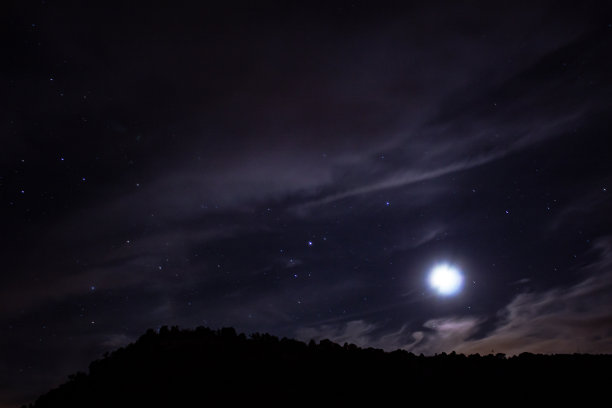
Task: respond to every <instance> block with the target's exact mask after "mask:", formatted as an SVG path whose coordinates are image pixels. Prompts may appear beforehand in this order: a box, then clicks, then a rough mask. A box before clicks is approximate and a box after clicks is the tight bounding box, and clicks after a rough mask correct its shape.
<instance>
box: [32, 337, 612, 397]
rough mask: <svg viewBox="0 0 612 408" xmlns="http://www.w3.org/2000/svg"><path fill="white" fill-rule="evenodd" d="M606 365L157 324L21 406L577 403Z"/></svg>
mask: <svg viewBox="0 0 612 408" xmlns="http://www.w3.org/2000/svg"><path fill="white" fill-rule="evenodd" d="M611 368H612V356H610V355H597V356H595V355H584V354H574V355H552V356H548V355H535V354H528V353H524V354H521V355H520V356H516V357H512V358H506V357H505V356H504V355H503V354H497V355H487V356H480V355H470V356H465V355H461V354H455V353H450V354H445V353H442V354H439V355H436V356H431V357H425V356H422V355H421V356H416V355H414V354H412V353H408V352H406V351H401V350H399V351H394V352H384V351H382V350H378V349H372V348H367V349H363V348H359V347H357V346H355V345H350V344H345V345H343V346H341V345H338V344H335V343H333V342H331V341H329V340H322V341H321V342H319V343H318V344H316V343H315V342H314V341H311V342H310V343H308V344H306V343H303V342H300V341H296V340H290V339H286V338H283V339H278V338H277V337H274V336H271V335H268V334H253V335H251V336H249V337H247V336H245V335H244V334H240V335H238V334H237V333H236V331H235V330H234V329H232V328H224V329H221V330H210V329H208V328H204V327H198V328H197V329H195V330H179V329H178V328H177V327H173V328H171V329H169V328H167V327H162V328H161V329H160V330H159V332H155V331H153V330H148V331H147V332H146V334H144V335H143V336H142V337H140V339H139V340H138V341H136V342H135V343H133V344H130V345H128V346H127V347H124V348H120V349H118V350H116V351H114V352H113V353H111V354H109V355H106V356H105V357H104V358H102V359H100V360H96V361H94V362H92V363H91V364H90V366H89V373H87V374H85V373H77V374H74V375H71V376H70V377H69V381H68V382H66V383H65V384H63V385H61V386H59V387H58V388H56V389H53V390H51V391H49V392H48V393H47V394H45V395H43V396H41V397H39V398H38V399H37V401H36V402H35V403H33V404H31V405H30V406H33V407H36V408H46V407H153V406H155V407H158V406H159V407H176V406H189V407H191V406H221V405H230V406H234V405H242V404H248V405H250V406H265V405H284V406H293V405H304V404H309V405H322V406H328V405H330V404H331V405H339V406H346V405H347V404H349V403H358V404H359V403H362V404H363V403H365V402H367V401H374V400H377V401H379V402H384V401H389V402H391V401H401V402H402V404H401V405H406V406H409V405H416V401H417V400H422V398H423V397H424V398H426V400H427V401H429V402H431V403H437V402H449V403H460V402H461V403H464V402H467V403H488V402H490V403H491V404H493V403H498V402H499V403H508V402H515V403H529V402H533V401H534V400H535V399H538V400H546V401H548V402H550V401H551V400H557V401H564V400H565V401H569V400H568V398H581V399H583V400H586V399H589V398H594V396H596V395H598V394H601V395H605V393H606V391H607V389H608V388H609V384H610V372H611V371H610V369H611ZM491 398H493V400H491ZM398 399H399V400H398ZM383 405H386V404H383Z"/></svg>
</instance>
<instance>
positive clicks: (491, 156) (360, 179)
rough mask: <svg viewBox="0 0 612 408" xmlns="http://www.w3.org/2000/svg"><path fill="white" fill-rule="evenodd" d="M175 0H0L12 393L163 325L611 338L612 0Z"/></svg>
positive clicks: (581, 346)
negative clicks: (439, 286)
mask: <svg viewBox="0 0 612 408" xmlns="http://www.w3.org/2000/svg"><path fill="white" fill-rule="evenodd" d="M154 3H156V4H157V5H155V6H153V5H151V3H150V2H138V1H133V2H118V3H113V2H82V4H79V3H77V4H73V3H69V2H62V1H51V0H48V1H36V2H30V1H15V2H7V3H3V5H2V7H3V10H4V11H2V12H0V15H1V17H0V19H1V20H2V24H1V26H2V35H1V36H0V41H1V42H2V50H3V52H2V54H3V55H2V64H1V66H0V84H1V85H0V87H1V88H0V89H1V92H0V104H1V109H0V135H1V136H0V137H1V139H0V141H1V144H0V225H1V228H2V229H1V232H2V233H1V234H0V241H1V242H0V244H1V245H0V255H1V258H0V259H2V262H1V264H0V271H1V272H0V384H1V385H0V406H4V405H3V404H7V406H9V405H10V404H12V403H24V402H26V401H27V400H28V399H30V398H32V397H35V396H36V395H38V394H39V393H41V392H44V391H46V390H47V389H48V388H49V387H51V386H55V385H57V384H59V383H61V382H63V381H64V380H65V379H66V376H67V375H68V374H70V373H73V372H75V371H77V370H81V371H85V370H86V368H87V365H88V363H89V362H90V361H91V360H92V359H95V358H99V357H100V356H101V355H102V353H103V352H105V351H110V350H113V349H115V348H117V347H119V346H123V345H125V344H127V343H129V342H131V341H134V340H135V339H137V338H138V337H139V336H140V335H141V334H142V333H143V332H144V331H145V330H146V329H147V328H159V327H160V326H162V325H170V326H171V325H179V326H180V327H184V328H193V327H196V326H199V325H204V326H209V327H212V328H220V327H224V326H233V327H235V328H236V329H237V330H238V331H242V332H247V333H253V332H269V333H271V334H274V335H277V336H287V337H292V338H298V339H301V340H306V341H308V340H310V339H311V338H313V339H316V340H319V339H322V338H329V339H332V340H334V341H337V342H340V343H343V342H349V343H355V344H357V345H359V346H364V347H369V346H371V347H378V348H383V349H386V350H393V349H397V348H403V349H406V350H409V351H412V352H414V353H417V354H418V353H423V354H426V355H427V354H434V353H439V352H443V351H445V352H450V351H452V350H455V351H457V352H462V353H476V352H478V353H481V354H488V353H490V352H495V353H497V352H503V353H507V354H509V355H512V354H518V353H521V352H524V351H528V352H537V353H574V352H584V353H610V352H612V217H611V215H610V209H611V208H612V207H611V205H610V203H611V200H610V190H609V189H610V187H612V160H611V159H612V157H611V156H612V154H611V153H612V149H610V144H609V143H610V142H609V140H610V138H611V136H612V135H611V134H610V128H611V125H612V119H611V116H610V107H611V106H612V104H611V102H612V83H611V76H610V72H612V55H611V53H610V50H612V18H610V13H609V12H608V11H609V10H607V9H605V8H604V4H605V3H603V2H601V3H599V2H589V1H585V2H545V1H543V2H534V3H537V5H534V4H531V5H528V3H524V4H521V3H516V2H503V4H501V3H502V2H469V3H461V2H446V3H443V2H423V3H412V4H405V2H380V1H377V2H365V1H332V2H324V3H311V2H308V3H303V4H302V5H288V4H284V5H279V4H276V3H273V2H257V5H253V4H251V5H248V4H245V3H243V2H239V1H237V2H218V3H212V2H198V4H196V2H192V3H188V2H167V3H161V2H160V3H159V4H158V3H157V2H154ZM289 3H293V2H289ZM491 3H498V4H491ZM438 264H446V265H451V266H453V267H456V268H458V269H459V270H460V271H461V272H462V274H463V278H464V284H463V287H462V289H461V290H460V291H459V292H458V293H457V294H455V295H452V296H440V295H439V294H438V293H436V292H435V291H434V290H432V288H431V287H430V286H429V284H428V274H429V272H430V271H431V269H432V268H433V267H434V266H435V265H438Z"/></svg>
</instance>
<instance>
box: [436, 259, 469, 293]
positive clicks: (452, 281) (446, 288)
mask: <svg viewBox="0 0 612 408" xmlns="http://www.w3.org/2000/svg"><path fill="white" fill-rule="evenodd" d="M429 285H430V286H431V287H432V289H434V290H435V291H436V292H437V293H438V294H439V295H441V296H450V295H454V294H456V293H458V292H459V291H460V290H461V287H462V286H463V275H462V274H461V271H460V270H459V269H457V268H455V267H454V266H452V265H449V264H438V265H436V266H434V267H433V268H432V269H431V272H430V273H429Z"/></svg>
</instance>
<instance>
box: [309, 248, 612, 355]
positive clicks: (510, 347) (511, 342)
mask: <svg viewBox="0 0 612 408" xmlns="http://www.w3.org/2000/svg"><path fill="white" fill-rule="evenodd" d="M597 249H598V250H599V251H600V253H601V255H602V256H601V258H600V260H599V261H598V262H596V263H594V264H592V265H590V266H588V267H586V268H584V270H583V272H585V273H588V274H589V275H590V276H589V277H588V278H587V279H584V280H582V281H581V282H579V283H576V284H574V285H571V286H569V287H566V288H554V289H551V290H547V291H543V292H533V293H521V294H519V295H517V296H516V297H515V298H514V299H513V300H512V301H511V302H510V303H509V304H508V305H507V306H506V307H505V308H504V309H503V310H502V311H501V312H500V313H499V316H500V318H501V320H500V322H499V323H498V325H497V327H496V328H495V329H494V330H493V331H491V332H489V333H487V334H486V335H484V336H483V337H479V338H478V337H477V335H478V333H479V332H480V331H481V330H482V326H483V323H485V321H486V319H485V318H484V317H479V316H450V317H442V318H435V319H429V320H427V321H426V322H425V323H424V324H423V330H417V331H413V332H410V331H409V330H408V329H407V326H406V325H404V326H402V327H401V328H399V329H398V330H391V331H385V330H384V328H382V327H380V326H379V325H377V324H374V323H369V322H366V321H363V320H355V321H349V322H346V323H343V324H341V325H322V326H318V327H309V328H302V329H300V330H298V331H297V337H298V338H301V339H304V340H308V339H311V338H312V339H315V340H321V339H324V338H328V339H330V340H332V341H336V342H339V343H344V342H348V343H354V344H357V345H359V346H372V347H379V348H382V349H385V350H394V349H404V350H408V351H411V352H414V353H417V354H418V353H423V354H426V355H431V354H435V353H440V352H450V351H453V350H454V351H456V352H458V353H464V354H474V353H480V354H489V353H505V354H507V355H516V354H520V353H523V352H531V353H553V354H554V353H577V352H578V353H612V298H611V297H610V291H612V238H610V237H608V238H605V239H602V240H600V241H599V242H598V243H597Z"/></svg>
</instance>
